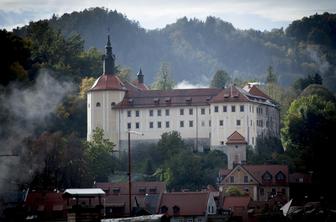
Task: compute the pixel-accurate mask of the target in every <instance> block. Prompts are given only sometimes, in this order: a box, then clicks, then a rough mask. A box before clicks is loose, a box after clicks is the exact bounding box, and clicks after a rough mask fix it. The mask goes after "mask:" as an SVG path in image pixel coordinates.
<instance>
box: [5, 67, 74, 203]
mask: <svg viewBox="0 0 336 222" xmlns="http://www.w3.org/2000/svg"><path fill="white" fill-rule="evenodd" d="M72 89H73V85H72V83H68V82H61V81H58V80H56V79H55V78H53V77H52V76H51V75H50V73H49V72H48V71H46V70H44V71H41V72H40V73H39V75H38V77H37V79H36V81H35V83H34V84H33V85H30V86H28V87H25V88H22V87H19V86H18V85H15V84H14V85H11V86H9V90H8V88H7V89H6V92H8V93H2V94H0V104H1V107H0V115H1V116H0V121H1V122H0V155H14V156H0V197H1V193H2V192H4V191H7V190H13V189H14V188H15V187H16V184H17V183H25V182H29V180H30V179H32V177H33V175H34V173H35V172H36V171H37V170H39V169H38V168H39V167H41V165H40V164H37V163H38V162H39V161H40V162H43V156H34V157H33V159H27V158H25V156H27V155H26V154H27V152H29V151H28V150H27V149H26V145H25V144H26V142H25V140H26V139H27V138H28V137H31V136H33V135H34V132H35V131H36V130H38V129H39V128H41V127H43V126H46V124H47V122H48V117H50V115H51V114H52V113H54V112H55V110H56V108H57V107H58V105H59V104H60V102H61V101H62V99H63V98H64V97H65V96H66V95H67V94H68V93H69V92H70V91H71V90H72ZM42 153H43V152H42Z"/></svg>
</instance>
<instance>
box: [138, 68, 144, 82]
mask: <svg viewBox="0 0 336 222" xmlns="http://www.w3.org/2000/svg"><path fill="white" fill-rule="evenodd" d="M137 77H138V83H144V75H143V74H142V70H141V68H140V70H139V72H138V74H137Z"/></svg>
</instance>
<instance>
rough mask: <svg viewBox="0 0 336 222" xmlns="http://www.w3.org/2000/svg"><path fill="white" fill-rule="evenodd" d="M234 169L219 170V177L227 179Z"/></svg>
mask: <svg viewBox="0 0 336 222" xmlns="http://www.w3.org/2000/svg"><path fill="white" fill-rule="evenodd" d="M231 170H232V169H220V170H219V176H221V177H226V176H227V175H228V174H229V173H230V172H231Z"/></svg>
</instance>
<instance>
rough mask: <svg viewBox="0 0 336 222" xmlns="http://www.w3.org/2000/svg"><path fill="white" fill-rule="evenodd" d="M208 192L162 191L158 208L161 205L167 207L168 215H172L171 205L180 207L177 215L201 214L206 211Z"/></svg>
mask: <svg viewBox="0 0 336 222" xmlns="http://www.w3.org/2000/svg"><path fill="white" fill-rule="evenodd" d="M209 195H210V194H209V193H208V192H172V193H164V194H162V197H161V202H160V204H159V209H158V211H160V208H161V207H163V206H166V207H167V208H168V212H167V213H168V215H169V216H173V215H174V213H173V207H174V206H178V207H179V208H180V212H179V215H181V216H191V215H193V216H201V215H205V214H206V212H207V206H208V200H209Z"/></svg>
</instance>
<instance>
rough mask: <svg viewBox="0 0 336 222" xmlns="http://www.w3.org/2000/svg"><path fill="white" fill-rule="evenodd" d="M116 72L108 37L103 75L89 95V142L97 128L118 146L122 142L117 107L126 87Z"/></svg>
mask: <svg viewBox="0 0 336 222" xmlns="http://www.w3.org/2000/svg"><path fill="white" fill-rule="evenodd" d="M115 72H116V70H115V55H113V53H112V46H111V41H110V36H108V37H107V43H106V47H105V55H104V56H103V74H102V75H100V76H99V77H98V79H97V80H96V81H95V83H94V84H93V86H92V87H91V89H90V90H89V91H88V93H87V130H88V132H87V140H90V139H91V135H92V133H93V131H94V130H95V129H96V128H101V129H103V130H104V137H105V138H107V139H110V140H111V141H112V142H113V143H115V144H116V146H117V148H118V146H119V141H120V135H119V134H120V132H119V129H120V122H119V115H120V112H119V110H118V109H115V107H116V106H117V105H118V104H119V103H120V102H121V101H122V100H123V99H124V97H125V94H126V91H127V89H126V87H125V85H124V83H123V82H122V81H121V80H120V79H119V78H118V76H117V75H116V73H115Z"/></svg>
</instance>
